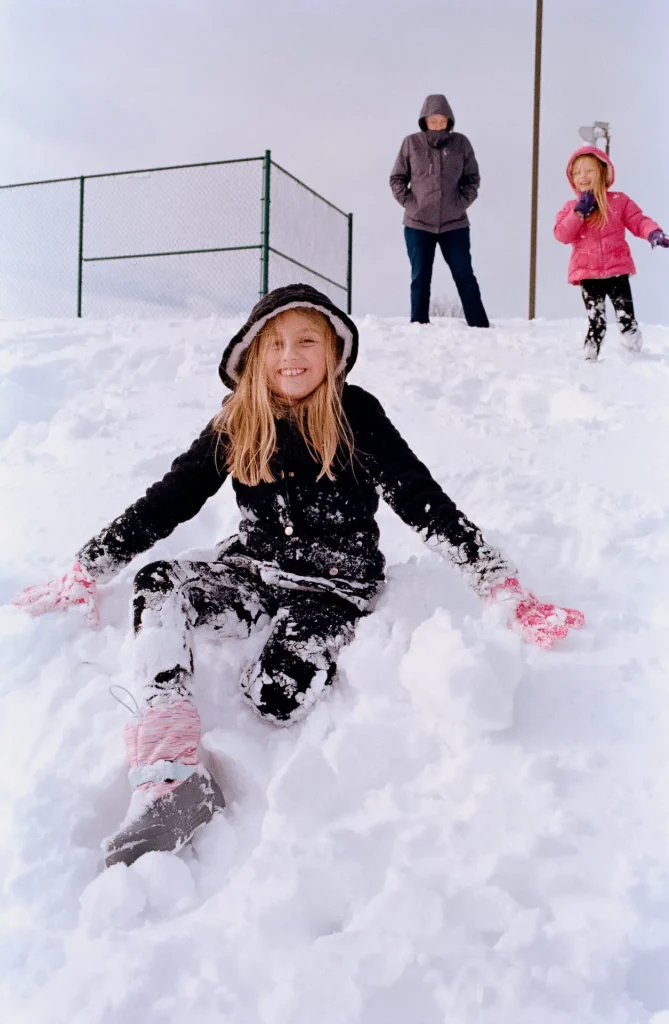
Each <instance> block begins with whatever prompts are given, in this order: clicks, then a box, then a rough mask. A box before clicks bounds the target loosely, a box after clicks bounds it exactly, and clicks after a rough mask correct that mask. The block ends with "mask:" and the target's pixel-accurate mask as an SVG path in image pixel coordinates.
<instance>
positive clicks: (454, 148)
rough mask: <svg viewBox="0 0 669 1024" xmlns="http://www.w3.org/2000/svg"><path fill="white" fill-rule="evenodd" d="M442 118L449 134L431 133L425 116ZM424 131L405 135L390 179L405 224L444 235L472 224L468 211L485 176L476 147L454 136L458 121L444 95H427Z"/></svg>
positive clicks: (422, 121) (422, 119)
mask: <svg viewBox="0 0 669 1024" xmlns="http://www.w3.org/2000/svg"><path fill="white" fill-rule="evenodd" d="M433 114H443V115H444V116H445V117H447V118H448V119H449V124H448V127H447V128H446V129H445V131H440V132H429V131H428V130H427V124H426V121H425V118H426V117H430V116H431V115H433ZM418 125H419V127H420V131H419V132H416V133H415V134H413V135H407V137H406V138H405V140H404V142H403V143H402V146H401V149H400V152H399V155H398V157H397V160H396V161H395V166H394V167H393V170H392V173H391V175H390V187H391V189H392V192H393V195H394V196H395V199H396V200H397V202H398V203H399V204H400V206H403V207H404V224H405V226H406V227H409V228H418V229H419V230H420V231H431V232H433V233H435V234H441V233H442V232H444V231H455V230H456V229H457V228H465V227H467V225H468V224H469V218H468V217H467V212H466V211H467V208H468V207H469V206H471V204H472V203H473V202H474V200H475V199H476V196H477V195H478V190H479V185H480V183H481V176H480V175H479V168H478V164H477V163H476V157H475V156H474V150H473V148H472V144H471V142H470V141H469V139H468V138H467V137H466V135H461V134H460V133H459V132H454V131H453V127H454V125H455V117H454V115H453V111H452V109H451V106H450V104H449V102H448V100H447V99H446V97H445V96H439V95H434V96H428V97H427V99H426V100H425V102H424V103H423V107H422V109H421V112H420V117H419V119H418Z"/></svg>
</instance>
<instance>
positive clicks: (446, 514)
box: [360, 394, 516, 597]
mask: <svg viewBox="0 0 669 1024" xmlns="http://www.w3.org/2000/svg"><path fill="white" fill-rule="evenodd" d="M366 398H367V403H366V405H367V408H366V410H365V416H364V422H363V425H362V429H361V431H360V439H361V446H362V448H363V450H364V451H365V452H366V453H367V455H368V456H369V458H370V464H371V470H372V475H373V477H374V480H375V483H376V485H377V487H378V488H379V489H380V492H381V494H382V496H383V498H384V499H385V501H387V503H388V504H389V505H390V507H391V508H392V509H393V511H395V512H396V513H397V514H398V515H399V516H400V518H401V519H403V520H404V522H405V523H407V524H408V525H409V526H411V527H412V528H413V529H414V530H416V532H417V533H418V534H419V535H420V536H421V538H422V539H423V540H424V541H425V543H426V544H427V545H428V547H430V548H432V549H434V550H435V551H437V552H438V553H439V554H440V555H442V556H443V557H444V558H446V559H448V561H449V562H452V563H453V564H454V565H456V566H457V567H458V568H459V569H460V570H461V572H462V573H463V575H464V576H465V578H466V580H467V582H468V584H469V585H470V586H471V587H472V588H473V589H474V590H475V591H476V592H477V593H478V594H479V595H480V596H482V597H484V596H486V595H487V594H488V593H489V592H490V589H491V588H492V587H493V586H494V584H496V583H500V582H502V581H503V580H505V579H507V578H508V577H510V576H514V575H516V571H515V569H514V568H513V566H511V565H510V564H509V562H507V560H506V559H505V558H504V557H503V555H502V554H501V552H499V551H497V550H496V549H495V548H493V547H491V546H490V545H489V544H486V542H485V540H484V539H483V536H482V534H481V531H480V530H479V529H478V527H477V526H475V525H474V523H471V522H470V521H469V520H468V519H467V518H466V516H465V515H464V514H463V513H462V512H460V510H459V509H458V508H456V506H455V504H454V503H453V502H452V501H451V499H450V498H449V497H448V495H447V494H445V493H444V491H443V490H442V488H441V487H440V486H439V484H438V483H437V481H436V480H435V479H434V478H433V477H432V475H431V473H430V471H429V470H428V468H427V466H425V465H424V464H423V463H422V462H421V461H420V459H418V458H417V457H416V455H414V453H413V452H412V450H411V448H410V447H409V445H408V444H407V443H406V441H405V440H404V438H403V437H402V436H401V434H400V433H399V431H398V430H397V429H396V428H395V427H394V426H393V424H392V423H391V422H390V420H389V419H388V417H387V416H386V414H385V412H384V410H383V407H382V406H381V404H380V402H378V401H377V399H376V398H374V397H373V396H372V395H369V394H367V395H366Z"/></svg>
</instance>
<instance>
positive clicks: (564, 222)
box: [553, 199, 583, 245]
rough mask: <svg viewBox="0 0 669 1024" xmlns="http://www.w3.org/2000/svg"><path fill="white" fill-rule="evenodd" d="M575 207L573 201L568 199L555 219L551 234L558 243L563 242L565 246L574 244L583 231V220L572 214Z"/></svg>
mask: <svg viewBox="0 0 669 1024" xmlns="http://www.w3.org/2000/svg"><path fill="white" fill-rule="evenodd" d="M575 205H576V202H575V200H574V199H570V200H569V201H568V202H566V203H565V204H564V206H563V207H562V209H561V210H560V212H559V213H558V215H557V217H556V218H555V227H554V228H553V234H554V235H555V237H556V238H557V240H558V242H564V244H565V245H571V243H572V242H575V241H576V239H577V238H578V236H579V235H580V233H581V231H582V229H583V218H582V217H579V215H578V214H577V213H574V207H575Z"/></svg>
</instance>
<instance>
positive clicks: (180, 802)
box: [104, 766, 225, 868]
mask: <svg viewBox="0 0 669 1024" xmlns="http://www.w3.org/2000/svg"><path fill="white" fill-rule="evenodd" d="M152 788H153V787H152ZM143 795H144V796H145V797H146V798H147V799H148V800H149V801H150V802H148V803H147V804H146V806H145V807H144V810H143V811H142V810H141V808H137V807H135V813H137V811H139V814H138V816H135V814H133V815H132V817H131V815H130V813H129V814H128V815H127V816H126V822H127V824H125V825H124V826H122V827H121V828H120V829H119V830H118V832H116V833H115V834H114V835H113V836H110V838H109V839H107V840H105V843H104V851H105V864H106V865H107V867H108V868H110V867H111V866H112V865H113V864H132V863H133V861H136V860H137V858H138V857H141V856H142V854H143V853H149V852H150V851H151V850H169V851H177V850H180V849H181V847H182V846H185V845H186V843H189V842H190V840H191V839H192V838H193V835H194V833H195V831H196V829H198V828H200V826H201V825H206V824H207V823H208V822H210V821H211V819H212V818H213V816H214V814H215V813H216V811H219V810H222V809H223V808H224V807H225V800H224V799H223V794H222V793H221V790H220V788H219V786H218V783H217V782H216V781H215V780H214V779H213V778H212V777H211V775H210V774H209V772H207V771H206V770H205V769H204V768H202V767H201V766H198V768H197V770H196V771H194V772H193V774H192V775H190V776H189V777H188V778H187V779H186V781H185V782H181V783H180V784H179V785H178V786H176V787H175V788H174V789H171V790H170V791H169V792H167V793H163V795H162V796H158V797H157V798H156V799H154V800H151V795H152V794H151V792H150V789H149V790H148V791H147V792H146V793H145V794H143ZM133 802H134V801H133ZM132 810H133V805H132V804H131V811H132ZM129 817H131V820H130V821H128V818H129Z"/></svg>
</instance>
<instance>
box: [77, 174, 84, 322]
mask: <svg viewBox="0 0 669 1024" xmlns="http://www.w3.org/2000/svg"><path fill="white" fill-rule="evenodd" d="M84 181H85V178H83V177H81V178H79V266H78V271H77V316H78V317H81V292H82V289H83V283H84Z"/></svg>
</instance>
